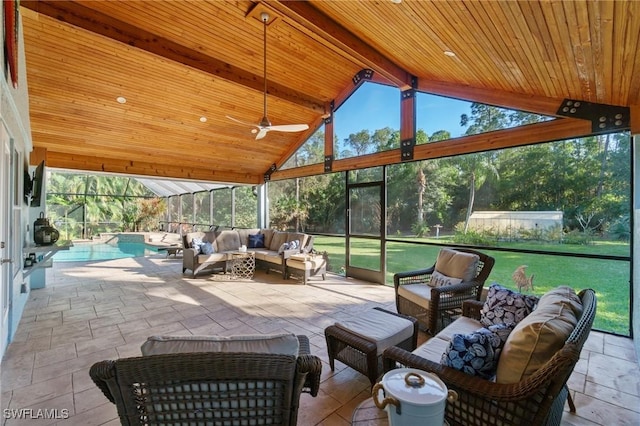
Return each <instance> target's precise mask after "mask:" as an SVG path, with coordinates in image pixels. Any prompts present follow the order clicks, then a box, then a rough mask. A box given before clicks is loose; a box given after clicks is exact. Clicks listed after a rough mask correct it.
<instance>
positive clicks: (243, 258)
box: [231, 251, 256, 279]
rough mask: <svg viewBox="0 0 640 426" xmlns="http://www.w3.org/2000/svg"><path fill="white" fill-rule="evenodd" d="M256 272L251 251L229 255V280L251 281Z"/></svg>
mask: <svg viewBox="0 0 640 426" xmlns="http://www.w3.org/2000/svg"><path fill="white" fill-rule="evenodd" d="M255 270H256V254H255V252H252V251H247V252H240V251H238V252H234V253H231V279H240V278H244V279H251V278H253V273H254V272H255Z"/></svg>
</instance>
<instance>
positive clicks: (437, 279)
mask: <svg viewBox="0 0 640 426" xmlns="http://www.w3.org/2000/svg"><path fill="white" fill-rule="evenodd" d="M461 282H462V279H461V278H452V277H448V276H446V275H445V274H441V273H440V272H438V271H433V274H431V278H429V282H428V283H427V284H429V285H430V286H431V287H442V286H443V285H454V284H460V283H461Z"/></svg>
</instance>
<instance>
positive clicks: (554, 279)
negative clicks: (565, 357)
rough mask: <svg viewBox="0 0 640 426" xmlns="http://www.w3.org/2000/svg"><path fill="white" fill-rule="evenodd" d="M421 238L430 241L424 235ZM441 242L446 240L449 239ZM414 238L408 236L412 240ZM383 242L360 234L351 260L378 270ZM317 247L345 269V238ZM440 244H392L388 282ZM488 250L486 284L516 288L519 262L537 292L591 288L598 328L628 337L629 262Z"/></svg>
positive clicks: (609, 250)
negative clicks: (514, 277)
mask: <svg viewBox="0 0 640 426" xmlns="http://www.w3.org/2000/svg"><path fill="white" fill-rule="evenodd" d="M421 241H425V240H424V239H422V240H421ZM438 241H439V242H441V243H442V242H444V243H445V244H446V239H440V240H438ZM408 242H409V240H408ZM377 244H378V242H377V241H375V240H363V239H358V240H357V244H355V245H353V246H352V250H351V251H352V264H353V265H356V266H360V267H366V268H369V269H373V270H378V269H379V262H380V260H379V254H378V251H377ZM500 246H501V247H510V248H519V249H529V250H531V249H533V250H549V251H561V252H572V253H590V254H602V255H617V256H628V255H629V250H630V249H629V244H625V243H616V242H610V241H608V242H607V241H598V242H596V243H594V244H592V245H588V246H581V245H566V244H565V245H561V244H548V243H547V244H540V243H531V242H529V243H501V244H500ZM314 247H315V248H316V249H317V250H319V251H327V252H328V253H329V264H330V270H331V271H332V272H335V273H340V272H341V268H343V267H344V266H345V252H346V249H345V238H341V237H324V236H316V237H315V240H314ZM439 250H440V247H437V246H426V245H417V244H407V243H402V242H389V243H387V276H386V282H387V285H393V274H394V273H396V272H401V271H411V270H414V269H420V268H427V267H429V266H432V265H433V263H434V262H435V259H436V257H437V255H438V252H439ZM482 251H483V252H485V253H487V254H489V255H491V256H493V257H494V258H495V259H496V263H495V266H494V267H493V270H492V271H491V275H490V276H489V279H488V280H487V283H486V284H485V285H486V286H488V285H489V284H491V283H493V282H497V283H499V284H501V285H503V286H505V287H508V288H511V289H516V285H515V283H514V282H513V280H512V279H511V274H512V273H513V271H514V270H515V269H516V268H517V267H518V266H520V265H527V269H526V272H527V276H529V275H531V274H534V280H533V285H534V291H533V294H535V295H538V296H540V295H542V294H544V293H545V292H546V291H548V290H550V289H552V288H555V287H557V286H560V285H567V286H570V287H572V288H574V289H575V290H576V291H579V290H581V289H583V288H592V289H594V290H595V291H596V294H597V297H598V310H597V315H596V320H595V323H594V328H595V329H598V330H603V331H607V332H612V333H616V334H621V335H625V336H628V335H629V334H630V329H629V322H630V320H629V314H630V299H629V296H630V292H629V286H630V282H631V277H630V267H629V262H628V261H617V260H600V259H588V258H579V257H565V256H550V255H541V254H529V253H512V252H502V251H497V250H491V249H490V248H487V249H483V250H482Z"/></svg>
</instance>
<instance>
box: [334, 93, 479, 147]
mask: <svg viewBox="0 0 640 426" xmlns="http://www.w3.org/2000/svg"><path fill="white" fill-rule="evenodd" d="M470 106H471V103H470V102H465V101H459V100H454V99H449V98H445V97H441V96H434V95H427V94H424V93H420V94H418V99H417V114H416V115H417V126H416V127H417V128H418V129H423V130H424V131H425V132H427V134H428V135H429V136H430V135H431V134H432V133H434V132H436V131H438V130H448V131H449V132H450V133H451V136H452V137H457V136H460V135H462V134H463V133H464V131H465V129H464V128H462V127H460V115H461V114H465V113H466V114H469V112H470V109H469V108H470ZM334 124H335V132H336V135H337V136H338V138H339V139H340V140H343V139H345V138H347V137H348V136H349V134H351V133H357V132H359V131H360V130H363V129H368V130H370V131H374V130H377V129H381V128H384V127H391V128H393V129H396V130H398V129H400V91H399V90H398V89H396V88H393V87H389V86H384V85H381V84H375V83H365V84H364V85H362V87H360V88H359V89H358V90H356V92H355V93H354V94H353V95H351V97H350V98H349V99H347V101H346V102H345V103H344V104H343V105H342V106H341V107H340V108H339V109H338V110H337V111H336V114H335V117H334Z"/></svg>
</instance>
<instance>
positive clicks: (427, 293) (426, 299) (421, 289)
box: [398, 284, 431, 308]
mask: <svg viewBox="0 0 640 426" xmlns="http://www.w3.org/2000/svg"><path fill="white" fill-rule="evenodd" d="M398 296H401V297H404V298H405V299H407V300H409V301H411V302H413V303H415V304H416V305H420V306H422V307H424V308H428V307H429V303H431V287H429V286H428V285H426V284H405V285H401V286H399V287H398Z"/></svg>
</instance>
